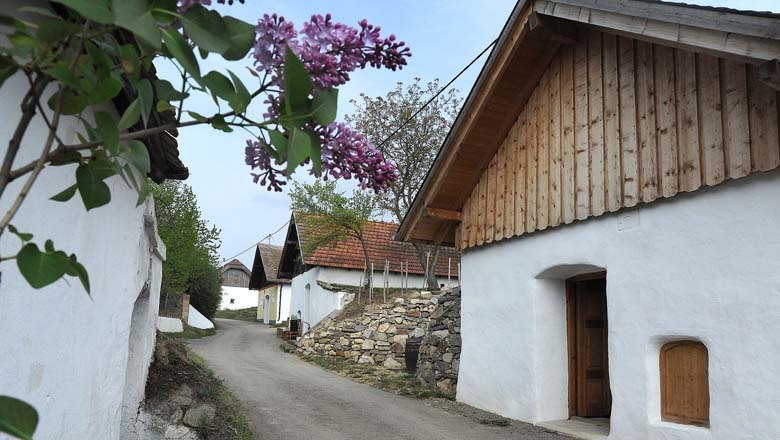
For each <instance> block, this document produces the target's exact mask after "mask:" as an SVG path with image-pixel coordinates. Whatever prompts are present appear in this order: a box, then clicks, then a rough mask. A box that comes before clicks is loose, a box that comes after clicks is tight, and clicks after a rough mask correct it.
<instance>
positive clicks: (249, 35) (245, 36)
mask: <svg viewBox="0 0 780 440" xmlns="http://www.w3.org/2000/svg"><path fill="white" fill-rule="evenodd" d="M222 20H223V21H224V22H225V28H226V29H227V35H228V37H229V38H230V49H228V50H226V51H225V52H223V53H222V58H224V59H226V60H228V61H238V60H240V59H242V58H244V57H245V56H246V54H247V53H248V52H249V50H250V49H251V48H252V45H253V44H254V42H255V27H254V26H252V25H251V24H249V23H245V22H243V21H241V20H239V19H237V18H233V17H230V16H227V17H222Z"/></svg>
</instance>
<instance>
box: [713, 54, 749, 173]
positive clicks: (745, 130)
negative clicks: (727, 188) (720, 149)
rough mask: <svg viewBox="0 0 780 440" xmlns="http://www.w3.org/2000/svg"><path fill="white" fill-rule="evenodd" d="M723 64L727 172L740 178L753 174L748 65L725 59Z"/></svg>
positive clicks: (722, 91) (722, 98)
mask: <svg viewBox="0 0 780 440" xmlns="http://www.w3.org/2000/svg"><path fill="white" fill-rule="evenodd" d="M720 64H721V73H722V80H721V83H720V84H721V100H722V101H723V113H722V115H723V144H724V145H723V146H724V152H725V160H726V176H727V177H730V178H732V179H738V178H740V177H744V176H747V175H748V174H750V170H751V168H750V121H749V120H748V98H747V94H748V92H747V68H746V67H745V64H744V63H738V62H735V61H731V60H726V59H723V60H721V61H720Z"/></svg>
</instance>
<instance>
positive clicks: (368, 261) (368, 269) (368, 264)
mask: <svg viewBox="0 0 780 440" xmlns="http://www.w3.org/2000/svg"><path fill="white" fill-rule="evenodd" d="M357 239H358V241H359V242H360V247H362V248H363V258H364V259H365V264H366V277H365V280H364V281H363V287H368V284H369V282H370V281H369V280H370V279H371V278H369V277H370V276H372V275H373V273H372V272H371V258H370V257H369V256H368V248H367V247H366V241H365V240H363V235H358V236H357Z"/></svg>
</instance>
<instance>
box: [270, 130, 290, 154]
mask: <svg viewBox="0 0 780 440" xmlns="http://www.w3.org/2000/svg"><path fill="white" fill-rule="evenodd" d="M268 137H270V138H271V145H273V146H274V147H275V148H276V150H275V152H274V153H275V154H274V157H275V158H276V159H279V158H280V157H284V155H286V154H287V145H288V144H289V140H288V139H287V138H286V137H285V136H284V134H282V132H281V131H279V130H270V131H269V132H268Z"/></svg>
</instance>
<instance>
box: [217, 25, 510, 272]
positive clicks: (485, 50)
mask: <svg viewBox="0 0 780 440" xmlns="http://www.w3.org/2000/svg"><path fill="white" fill-rule="evenodd" d="M496 42H498V38H496V39H495V40H493V41H491V42H490V44H488V45H487V46H485V48H484V49H482V51H481V52H480V53H479V54H478V55H477V56H475V57H474V59H473V60H471V61H470V62H469V63H468V64H466V66H465V67H464V68H462V69H461V70H460V72H458V74H457V75H455V76H454V77H453V78H452V79H451V80H449V81H448V82H447V84H445V85H444V87H442V88H441V89H439V91H438V92H436V94H435V95H433V96H432V97H431V99H429V100H428V101H427V102H426V103H425V104H423V105H422V106H421V107H420V108H419V109H417V111H415V112H414V114H412V116H410V117H409V118H408V119H406V120H405V121H404V122H403V123H402V124H401V125H399V126H398V128H396V129H395V130H394V131H393V132H392V133H390V135H389V136H387V137H386V138H385V139H384V140H383V141H382V142H380V143H379V145H378V146H377V148H380V147H382V146H383V145H384V144H385V143H387V141H389V140H390V138H392V137H393V136H395V135H396V134H398V132H399V131H401V130H402V129H403V128H404V127H405V126H406V125H407V124H408V123H409V122H411V121H412V120H413V119H414V118H416V117H417V115H419V114H420V112H421V111H423V110H425V107H428V105H430V104H431V103H432V102H433V101H435V100H436V98H438V97H439V95H441V94H442V93H444V91H445V90H447V88H448V87H449V86H451V85H452V83H454V82H455V81H457V79H458V78H460V76H461V75H463V74H464V73H465V72H466V71H467V70H468V69H469V67H471V66H472V65H473V64H474V63H476V62H477V60H479V59H480V58H482V55H484V54H485V52H487V51H488V50H490V48H491V47H493V45H494V44H496ZM289 223H290V221H289V220H288V221H287V222H286V223H285V224H283V225H282V226H281V227H280V228H279V229H277V230H276V231H274V232H272V233H270V234H268V235H266V236H265V237H263V238H262V239H261V240H260V241H258V242H257V243H254V244H252V245H250V246H249V247H248V248H246V249H244V250H243V251H241V252H239V253H237V254H236V255H234V256H232V257H230V258H226V259H225V260H223V261H222V263H220V265H221V264H225V263H226V262H228V261H230V260H232V259H233V258H236V257H238V256H240V255H242V254H243V253H245V252H247V251H248V250H250V249H252V248H254V247H255V246H257V245H258V244H260V243H261V242H262V241H263V240H267V239H270V238H271V237H273V236H274V235H275V234H276V233H278V232H279V231H281V230H282V229H283V228H284V227H286V226H287V225H288V224H289Z"/></svg>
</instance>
